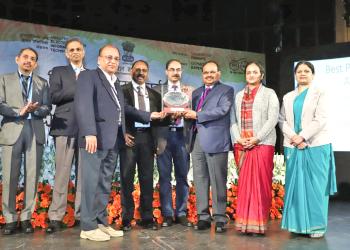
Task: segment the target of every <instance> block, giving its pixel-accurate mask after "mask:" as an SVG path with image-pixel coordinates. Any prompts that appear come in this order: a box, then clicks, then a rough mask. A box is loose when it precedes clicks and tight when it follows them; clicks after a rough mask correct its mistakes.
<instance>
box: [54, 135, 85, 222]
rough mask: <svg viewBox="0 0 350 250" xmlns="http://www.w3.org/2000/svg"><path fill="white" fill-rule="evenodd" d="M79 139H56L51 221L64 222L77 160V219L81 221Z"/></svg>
mask: <svg viewBox="0 0 350 250" xmlns="http://www.w3.org/2000/svg"><path fill="white" fill-rule="evenodd" d="M77 143H78V142H77V139H76V138H75V137H69V136H57V137H55V148H56V173H55V185H54V187H53V193H52V202H51V205H50V209H49V218H50V220H59V221H60V220H62V219H63V217H64V215H65V213H66V208H67V194H68V182H69V180H70V174H71V170H72V164H73V160H74V159H75V176H76V179H75V189H76V192H75V206H74V208H75V219H76V220H80V201H81V169H80V166H79V164H80V160H79V148H78V147H77Z"/></svg>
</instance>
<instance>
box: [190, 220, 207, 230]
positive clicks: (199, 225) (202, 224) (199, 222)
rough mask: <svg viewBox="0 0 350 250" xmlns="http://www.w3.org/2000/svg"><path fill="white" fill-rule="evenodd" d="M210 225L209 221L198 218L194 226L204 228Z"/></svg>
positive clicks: (199, 228) (197, 228) (198, 228)
mask: <svg viewBox="0 0 350 250" xmlns="http://www.w3.org/2000/svg"><path fill="white" fill-rule="evenodd" d="M210 227H211V223H210V222H209V221H205V220H199V221H198V223H197V225H196V226H195V227H194V229H196V230H206V229H209V228H210Z"/></svg>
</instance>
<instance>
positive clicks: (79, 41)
mask: <svg viewBox="0 0 350 250" xmlns="http://www.w3.org/2000/svg"><path fill="white" fill-rule="evenodd" d="M72 42H78V43H80V44H81V45H82V46H83V47H84V44H83V42H82V41H81V40H80V38H78V37H73V38H70V39H68V40H67V41H66V43H65V44H64V46H65V48H67V47H68V44H70V43H72Z"/></svg>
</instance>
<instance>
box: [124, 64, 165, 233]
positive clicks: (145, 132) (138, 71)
mask: <svg viewBox="0 0 350 250" xmlns="http://www.w3.org/2000/svg"><path fill="white" fill-rule="evenodd" d="M148 70H149V67H148V63H147V62H145V61H142V60H139V61H136V62H134V63H133V65H132V68H131V76H132V81H131V82H130V83H128V84H126V85H124V86H123V91H124V97H125V103H126V104H128V105H130V106H133V107H135V108H136V109H137V110H140V111H144V112H150V113H151V114H153V115H151V117H153V116H157V118H159V117H160V116H161V113H159V111H161V97H160V94H159V93H157V92H156V91H155V90H153V89H151V88H149V87H147V86H146V80H147V76H148ZM154 125H155V124H154V121H152V122H149V123H147V124H141V123H138V122H135V121H134V120H133V119H132V117H130V116H129V115H126V131H127V134H126V145H124V147H123V148H122V149H121V152H120V178H121V188H122V192H121V203H122V218H123V221H122V222H123V225H122V229H123V230H124V231H129V230H131V220H132V219H133V217H134V209H135V204H134V200H133V196H132V192H133V191H134V176H135V170H136V164H137V170H138V178H139V183H140V189H141V198H140V212H141V219H142V220H141V222H140V225H141V226H143V227H144V228H153V229H154V230H156V229H157V225H156V223H154V221H153V206H152V202H153V167H154V153H155V139H154V138H155V136H154V135H155V134H154V130H153V129H154V128H153V127H152V126H154ZM152 130H153V131H152ZM152 132H153V133H152Z"/></svg>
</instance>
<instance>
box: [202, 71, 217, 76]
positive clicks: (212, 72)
mask: <svg viewBox="0 0 350 250" xmlns="http://www.w3.org/2000/svg"><path fill="white" fill-rule="evenodd" d="M216 73H217V71H203V75H209V74H210V75H214V74H216Z"/></svg>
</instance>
